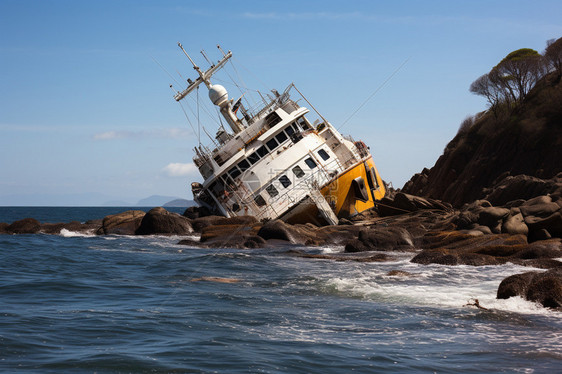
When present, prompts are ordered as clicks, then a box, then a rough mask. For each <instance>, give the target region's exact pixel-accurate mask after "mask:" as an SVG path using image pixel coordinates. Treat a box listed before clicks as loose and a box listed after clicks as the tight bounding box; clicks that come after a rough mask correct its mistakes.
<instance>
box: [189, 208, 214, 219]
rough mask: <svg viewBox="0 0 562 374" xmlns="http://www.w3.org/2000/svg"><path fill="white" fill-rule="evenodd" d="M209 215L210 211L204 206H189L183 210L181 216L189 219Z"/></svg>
mask: <svg viewBox="0 0 562 374" xmlns="http://www.w3.org/2000/svg"><path fill="white" fill-rule="evenodd" d="M210 215H211V211H210V210H209V209H207V208H206V207H204V206H190V207H189V208H187V209H186V210H185V211H184V212H183V216H184V217H187V218H189V219H196V218H201V217H207V216H210Z"/></svg>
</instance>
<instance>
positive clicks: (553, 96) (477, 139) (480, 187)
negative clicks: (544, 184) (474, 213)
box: [402, 76, 562, 207]
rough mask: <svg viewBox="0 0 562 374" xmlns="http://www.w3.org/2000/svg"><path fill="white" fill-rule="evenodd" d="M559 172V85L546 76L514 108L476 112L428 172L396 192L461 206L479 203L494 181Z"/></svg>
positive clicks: (561, 90)
mask: <svg viewBox="0 0 562 374" xmlns="http://www.w3.org/2000/svg"><path fill="white" fill-rule="evenodd" d="M560 171H562V83H561V81H560V78H559V77H555V76H547V77H545V79H543V80H542V81H541V82H539V84H537V86H536V87H535V88H534V89H533V91H532V92H531V93H529V95H528V96H527V97H526V99H525V101H523V102H522V103H521V104H520V105H519V106H518V107H517V108H515V109H512V110H510V111H509V112H508V111H506V112H504V113H500V114H497V115H494V113H492V112H491V111H488V112H485V113H482V114H481V115H479V116H478V119H476V120H475V121H474V123H473V124H472V125H471V126H470V127H468V128H467V127H464V126H463V128H462V129H461V130H460V131H459V133H458V134H457V135H456V136H455V138H453V140H451V142H450V143H449V144H448V145H447V147H446V148H445V151H444V152H443V155H442V156H441V157H439V159H438V160H437V162H436V163H435V165H434V166H433V167H432V168H431V169H429V170H428V169H424V170H423V171H422V172H421V173H418V174H415V175H414V176H413V177H412V178H411V179H410V181H408V182H407V183H406V184H405V185H404V187H403V189H402V191H403V192H406V193H409V194H414V195H418V196H424V197H430V198H433V199H439V200H443V201H447V202H449V203H451V204H452V205H453V206H457V207H459V206H461V205H463V204H464V203H467V202H472V201H474V200H477V199H481V198H483V197H484V196H485V195H486V192H487V191H485V189H486V188H489V187H491V186H492V185H493V184H494V181H496V180H497V179H499V177H505V176H506V175H519V174H526V175H529V176H534V177H538V178H543V179H548V178H551V177H553V176H555V175H556V174H558V173H559V172H560Z"/></svg>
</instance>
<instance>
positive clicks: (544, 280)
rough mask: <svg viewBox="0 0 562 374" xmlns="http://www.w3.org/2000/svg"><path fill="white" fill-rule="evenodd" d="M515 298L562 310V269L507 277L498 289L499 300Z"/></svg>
mask: <svg viewBox="0 0 562 374" xmlns="http://www.w3.org/2000/svg"><path fill="white" fill-rule="evenodd" d="M513 296H520V297H522V298H524V299H526V300H529V301H534V302H537V303H540V304H541V305H542V306H544V307H546V308H555V309H558V310H562V268H556V269H552V270H548V271H546V272H542V273H539V272H536V271H531V272H527V273H522V274H515V275H512V276H510V277H507V278H506V279H504V280H503V281H502V282H501V283H500V285H499V287H498V293H497V298H498V299H508V298H510V297H513Z"/></svg>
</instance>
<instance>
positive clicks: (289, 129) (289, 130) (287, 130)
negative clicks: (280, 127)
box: [285, 126, 295, 136]
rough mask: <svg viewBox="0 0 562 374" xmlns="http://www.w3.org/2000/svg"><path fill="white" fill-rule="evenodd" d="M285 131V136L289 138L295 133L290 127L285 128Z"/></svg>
mask: <svg viewBox="0 0 562 374" xmlns="http://www.w3.org/2000/svg"><path fill="white" fill-rule="evenodd" d="M285 131H286V132H287V135H289V136H293V134H294V133H295V129H293V128H292V127H291V126H287V128H286V129H285Z"/></svg>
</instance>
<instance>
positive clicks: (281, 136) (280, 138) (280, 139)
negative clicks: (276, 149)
mask: <svg viewBox="0 0 562 374" xmlns="http://www.w3.org/2000/svg"><path fill="white" fill-rule="evenodd" d="M275 139H277V141H278V142H279V144H281V143H283V142H284V141H285V140H287V135H285V133H284V132H283V131H281V132H280V133H279V134H277V135H276V136H275Z"/></svg>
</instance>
